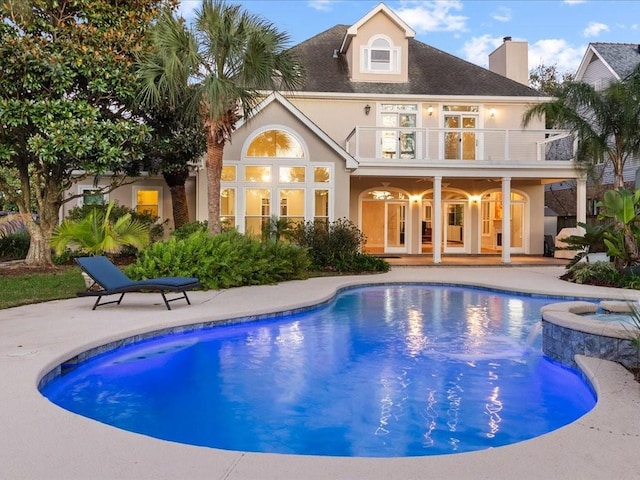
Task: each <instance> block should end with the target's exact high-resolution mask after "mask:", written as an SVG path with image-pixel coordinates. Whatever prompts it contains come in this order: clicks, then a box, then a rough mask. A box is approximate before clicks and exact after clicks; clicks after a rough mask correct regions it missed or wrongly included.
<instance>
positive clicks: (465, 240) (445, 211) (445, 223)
mask: <svg viewBox="0 0 640 480" xmlns="http://www.w3.org/2000/svg"><path fill="white" fill-rule="evenodd" d="M450 205H462V231H461V232H460V236H461V241H462V245H461V246H460V247H451V246H449V245H448V244H447V240H448V230H449V229H448V227H449V206H450ZM468 218H469V202H468V201H466V200H460V199H457V200H443V201H442V253H469V222H468Z"/></svg>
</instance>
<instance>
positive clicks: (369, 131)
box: [345, 126, 576, 165]
mask: <svg viewBox="0 0 640 480" xmlns="http://www.w3.org/2000/svg"><path fill="white" fill-rule="evenodd" d="M345 148H346V150H347V152H349V154H351V155H352V156H353V157H354V158H355V159H356V160H358V161H360V162H366V163H369V162H372V163H379V164H386V163H394V162H403V163H405V162H410V163H416V164H420V165H424V164H428V163H439V162H447V161H451V160H471V161H484V162H498V163H502V162H509V163H513V164H518V163H522V164H530V163H532V162H542V161H571V160H574V158H575V151H576V142H575V141H574V137H573V135H571V134H570V133H569V132H567V131H561V130H516V129H513V130H498V129H475V128H461V129H442V128H384V127H364V126H358V127H355V128H354V129H353V131H352V132H351V133H350V134H349V136H348V137H347V139H346V141H345Z"/></svg>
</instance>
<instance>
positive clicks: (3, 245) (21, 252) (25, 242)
mask: <svg viewBox="0 0 640 480" xmlns="http://www.w3.org/2000/svg"><path fill="white" fill-rule="evenodd" d="M30 239H31V238H30V236H29V232H27V231H26V230H20V231H17V232H15V233H10V234H8V235H0V260H3V261H4V260H19V259H23V258H26V256H27V253H28V252H29V243H30Z"/></svg>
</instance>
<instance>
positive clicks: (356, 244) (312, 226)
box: [291, 218, 389, 272]
mask: <svg viewBox="0 0 640 480" xmlns="http://www.w3.org/2000/svg"><path fill="white" fill-rule="evenodd" d="M291 240H292V241H293V242H294V243H296V244H297V245H300V246H301V247H304V248H307V249H308V250H309V255H310V256H311V262H312V265H313V268H315V269H317V270H330V271H338V272H365V271H387V270H389V264H388V263H387V262H385V261H384V260H381V259H377V258H375V257H372V256H371V255H366V254H363V253H361V252H362V247H363V246H364V243H365V236H364V235H363V234H362V232H361V231H360V230H359V229H358V227H357V226H356V225H355V224H354V223H353V222H351V221H350V220H348V219H345V218H343V219H339V220H336V221H335V222H330V223H325V222H313V221H307V222H301V223H299V224H297V225H296V226H295V228H294V230H293V232H292V234H291Z"/></svg>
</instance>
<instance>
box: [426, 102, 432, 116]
mask: <svg viewBox="0 0 640 480" xmlns="http://www.w3.org/2000/svg"><path fill="white" fill-rule="evenodd" d="M427 113H428V114H429V116H430V117H432V116H433V107H432V106H431V105H429V108H427Z"/></svg>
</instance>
